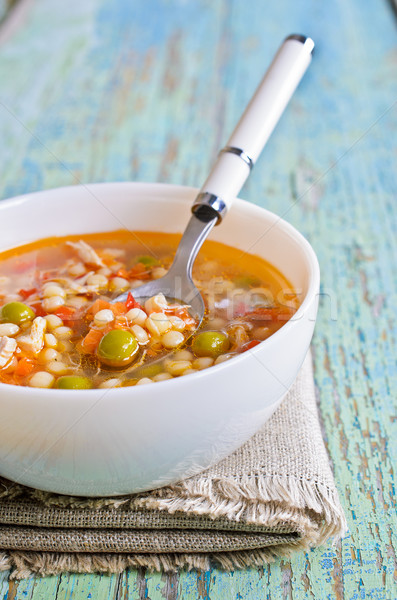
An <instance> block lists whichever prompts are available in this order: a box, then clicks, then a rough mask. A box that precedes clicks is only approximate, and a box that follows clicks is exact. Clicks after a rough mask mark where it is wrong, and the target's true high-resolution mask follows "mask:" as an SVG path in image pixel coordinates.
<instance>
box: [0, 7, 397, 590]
mask: <svg viewBox="0 0 397 600" xmlns="http://www.w3.org/2000/svg"><path fill="white" fill-rule="evenodd" d="M22 3H23V0H22ZM26 7H27V8H26V10H24V11H21V17H20V19H19V21H18V22H17V23H16V24H15V23H14V25H13V30H12V35H9V36H8V37H7V38H5V39H3V38H1V36H0V38H1V39H3V42H2V47H1V53H0V79H1V81H2V86H1V90H0V128H1V134H2V140H3V144H2V145H1V148H0V164H1V165H2V177H1V181H0V197H2V198H5V197H9V196H13V195H16V194H20V193H26V192H31V191H34V190H39V189H43V188H50V187H56V186H61V185H69V184H74V183H81V182H83V183H85V182H91V181H114V180H143V181H166V182H172V183H181V184H186V185H200V183H201V182H202V180H203V179H204V177H205V175H206V173H207V170H208V168H209V165H210V163H211V161H212V160H213V158H214V156H215V154H216V152H217V150H218V149H219V148H220V146H221V145H222V143H224V142H225V141H226V138H227V136H228V133H229V132H230V131H231V128H232V127H233V125H234V123H235V121H236V119H237V118H238V116H239V114H240V112H241V110H242V109H243V107H244V105H245V103H246V101H247V100H248V99H249V97H250V94H251V93H252V92H253V90H254V89H255V86H256V84H257V83H258V81H259V80H260V78H261V76H262V74H263V72H264V70H265V68H266V66H267V64H268V62H269V60H270V58H271V56H272V54H273V52H274V50H275V49H276V47H277V46H278V44H279V43H280V41H281V40H282V38H283V37H284V36H285V35H286V34H288V33H290V32H293V31H297V32H302V33H306V34H307V35H311V36H312V37H313V38H314V39H315V41H316V42H317V50H316V54H315V59H314V61H313V65H312V66H311V68H310V70H309V72H308V73H307V75H306V77H305V79H304V81H303V82H302V84H301V86H300V88H299V90H298V92H297V94H296V96H295V97H294V99H293V101H292V102H291V105H290V107H289V109H288V111H287V113H286V114H285V115H284V116H283V118H282V121H281V122H280V124H279V126H278V128H277V129H276V132H275V133H274V135H273V136H272V139H271V141H270V143H269V145H268V147H267V148H266V149H265V151H264V153H263V155H262V158H261V159H260V161H259V162H258V164H257V166H256V167H255V170H254V171H253V174H252V177H251V179H250V180H249V182H248V184H247V185H246V187H245V189H244V190H243V193H242V196H243V197H244V198H246V199H247V200H250V201H251V202H255V203H257V204H259V205H261V206H266V207H268V208H270V209H271V210H274V211H275V212H277V213H278V214H280V215H281V216H283V217H284V218H286V219H287V220H288V221H290V222H291V223H293V224H294V225H295V226H296V227H298V229H300V230H301V231H302V232H303V233H304V234H305V235H306V236H307V237H308V239H309V240H310V241H311V243H312V244H313V246H314V248H315V250H316V252H317V254H318V257H319V260H320V265H321V269H322V296H321V302H320V314H319V320H318V325H317V328H316V333H315V338H314V343H313V349H314V356H315V376H316V383H317V386H318V396H319V407H320V411H321V419H322V424H323V428H324V436H325V439H326V443H327V447H328V450H329V453H330V456H331V459H332V463H333V465H334V470H335V478H336V482H337V486H338V489H339V492H340V495H341V500H342V503H343V505H344V507H345V510H346V514H347V518H348V522H349V534H348V535H347V536H346V538H345V539H344V540H343V541H342V543H341V544H339V545H337V546H335V547H333V546H332V545H328V546H326V547H322V548H319V549H316V550H312V551H311V552H308V553H306V554H305V553H299V554H295V555H294V556H293V557H292V558H291V560H290V561H286V560H279V561H276V562H275V563H274V564H272V565H270V566H268V565H264V566H263V568H260V569H259V570H257V569H249V570H246V571H242V572H235V573H230V574H227V573H222V572H219V571H217V570H212V571H209V572H206V573H197V572H190V573H187V572H181V573H179V574H176V575H174V576H170V577H167V576H164V575H162V574H147V573H145V572H143V571H134V570H131V571H130V572H128V573H124V574H122V575H120V576H116V575H114V576H96V575H70V574H64V575H62V576H60V577H47V578H31V579H29V580H24V581H21V582H19V583H16V582H11V583H8V580H7V574H4V573H3V574H1V578H0V597H2V598H4V599H5V598H7V599H8V600H11V599H12V600H17V599H18V600H19V599H20V600H22V599H24V600H28V599H32V600H39V599H46V600H47V599H49V598H54V599H55V598H56V599H57V600H60V599H62V600H66V599H69V598H75V599H77V600H83V599H84V600H85V599H88V598H96V599H98V600H104V599H116V598H117V599H125V598H130V599H134V600H135V599H136V600H138V599H139V600H141V599H144V598H150V599H151V600H160V599H164V598H167V599H169V600H171V599H172V600H177V599H178V600H182V599H183V600H197V599H203V600H204V599H205V600H216V599H218V598H219V599H229V598H230V599H231V598H236V599H237V598H244V600H249V599H252V600H257V599H259V598H260V599H262V598H263V599H265V598H266V599H269V600H275V599H277V600H278V599H281V598H282V599H299V600H300V599H315V600H320V599H338V600H339V599H343V598H347V599H352V600H353V599H361V598H370V599H374V600H375V599H376V600H394V599H396V598H397V561H396V548H397V544H396V507H395V481H394V471H395V465H396V458H397V457H396V454H397V450H396V448H397V445H396V439H397V419H396V400H395V397H396V389H397V386H396V384H397V368H396V356H397V352H396V337H397V320H396V309H395V307H396V300H397V294H396V282H397V260H396V259H397V243H396V240H397V211H396V210H395V208H394V207H395V198H396V192H397V171H396V169H395V161H396V134H397V111H396V107H397V77H396V71H397V48H396V21H395V16H394V14H393V11H392V9H391V5H390V3H388V2H387V1H386V0H382V1H379V0H378V1H377V2H376V1H375V0H369V2H366V3H362V2H359V0H351V1H350V2H341V1H339V2H333V3H331V2H328V3H320V2H315V0H302V1H301V2H299V3H297V2H293V0H278V2H277V3H263V2H261V3H260V2H253V3H247V2H244V1H243V0H212V1H211V2H209V0H196V1H194V2H182V0H174V1H172V0H151V1H150V2H139V1H138V2H130V1H129V0H113V1H111V0H84V2H81V1H77V0H70V1H69V2H68V3H61V2H60V1H59V0H58V1H54V0H37V1H36V2H35V3H27V4H26ZM0 33H1V32H0Z"/></svg>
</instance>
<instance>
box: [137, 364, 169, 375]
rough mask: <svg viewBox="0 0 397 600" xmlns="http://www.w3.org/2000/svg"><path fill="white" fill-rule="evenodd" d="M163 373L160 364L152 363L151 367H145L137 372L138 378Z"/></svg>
mask: <svg viewBox="0 0 397 600" xmlns="http://www.w3.org/2000/svg"><path fill="white" fill-rule="evenodd" d="M163 372H164V365H163V364H162V363H153V364H152V365H150V364H149V365H145V366H144V367H141V368H140V369H139V371H138V373H139V377H150V378H152V377H154V376H155V375H159V374H160V373H163Z"/></svg>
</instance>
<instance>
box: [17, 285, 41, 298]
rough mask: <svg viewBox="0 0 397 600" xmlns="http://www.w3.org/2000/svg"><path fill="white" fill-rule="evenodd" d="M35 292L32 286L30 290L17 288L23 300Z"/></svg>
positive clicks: (35, 289)
mask: <svg viewBox="0 0 397 600" xmlns="http://www.w3.org/2000/svg"><path fill="white" fill-rule="evenodd" d="M36 292H37V288H32V289H30V290H19V292H18V294H19V295H20V296H22V299H23V300H26V298H29V296H31V295H32V294H35V293H36Z"/></svg>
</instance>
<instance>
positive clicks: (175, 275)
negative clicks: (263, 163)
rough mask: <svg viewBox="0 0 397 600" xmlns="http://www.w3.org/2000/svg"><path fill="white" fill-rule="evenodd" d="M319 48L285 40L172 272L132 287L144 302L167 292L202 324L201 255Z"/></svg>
mask: <svg viewBox="0 0 397 600" xmlns="http://www.w3.org/2000/svg"><path fill="white" fill-rule="evenodd" d="M313 49H314V42H313V40H312V39H310V38H307V37H305V36H302V35H290V36H288V37H287V38H286V39H285V40H284V42H283V43H282V45H281V46H280V48H279V50H278V52H277V54H276V55H275V57H274V59H273V62H272V63H271V65H270V67H269V69H268V70H267V72H266V74H265V76H264V78H263V79H262V81H261V83H260V85H259V87H258V89H257V90H256V92H255V94H254V96H253V97H252V99H251V101H250V103H249V104H248V106H247V108H246V110H245V112H244V114H243V115H242V117H241V119H240V121H239V123H238V124H237V127H236V128H235V130H234V132H233V133H232V135H231V136H230V138H229V141H228V142H227V144H226V146H225V147H224V148H223V149H222V150H221V151H220V153H219V155H218V159H217V161H216V163H215V165H214V166H213V168H212V171H211V173H210V175H209V176H208V178H207V180H206V181H205V183H204V185H203V187H202V188H201V190H200V192H199V194H198V196H197V197H196V199H195V201H194V203H193V206H192V212H193V215H192V216H191V218H190V221H189V223H188V225H187V227H186V229H185V232H184V234H183V236H182V239H181V241H180V243H179V246H178V248H177V251H176V254H175V258H174V261H173V263H172V265H171V267H170V269H169V271H168V273H167V274H166V275H164V277H161V278H160V279H156V280H154V281H150V282H149V283H146V284H144V285H142V286H140V287H137V288H134V289H133V290H131V291H132V293H133V296H134V298H135V299H136V300H139V301H141V302H143V301H144V300H146V299H147V298H149V297H151V296H154V295H156V294H159V293H160V292H162V293H163V294H164V296H165V297H166V298H167V299H170V298H172V299H176V300H177V301H179V302H181V303H183V304H188V305H189V306H190V310H189V312H190V313H191V315H192V316H193V317H195V319H196V320H197V321H198V325H197V327H199V326H200V323H201V321H202V319H203V317H204V313H205V306H204V301H203V298H202V296H201V294H200V292H199V290H198V289H197V288H196V286H195V285H194V283H193V279H192V268H193V264H194V261H195V259H196V256H197V253H198V251H199V250H200V248H201V246H202V244H203V242H204V240H205V239H206V238H207V236H208V234H209V233H210V231H211V230H212V228H213V227H214V225H216V224H219V223H220V222H221V220H222V218H223V217H224V216H225V214H226V212H227V210H228V209H229V208H230V206H231V204H232V202H233V199H234V198H235V197H236V196H237V195H238V193H239V191H240V189H241V188H242V186H243V184H244V182H245V180H246V179H247V177H248V175H249V174H250V171H251V169H252V167H253V165H254V163H255V161H256V160H257V158H258V156H259V154H260V153H261V151H262V149H263V148H264V146H265V144H266V142H267V140H268V138H269V137H270V134H271V133H272V131H273V129H274V127H275V126H276V124H277V122H278V120H279V118H280V117H281V115H282V113H283V111H284V109H285V107H286V105H287V104H288V101H289V100H290V98H291V96H292V95H293V93H294V91H295V89H296V87H297V85H298V83H299V82H300V80H301V79H302V77H303V75H304V73H305V71H306V69H307V67H308V66H309V64H310V61H311V56H312V53H313ZM127 295H128V292H125V293H123V294H121V295H120V296H118V297H117V298H115V299H114V300H113V302H116V301H117V302H124V301H125V300H126V299H127Z"/></svg>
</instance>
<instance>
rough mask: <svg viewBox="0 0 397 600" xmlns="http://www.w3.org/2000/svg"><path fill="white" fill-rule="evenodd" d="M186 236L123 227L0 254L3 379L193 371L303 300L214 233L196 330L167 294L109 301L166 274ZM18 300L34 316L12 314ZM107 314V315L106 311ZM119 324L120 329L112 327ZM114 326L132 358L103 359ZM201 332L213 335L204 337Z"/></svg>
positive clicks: (103, 380) (198, 273) (196, 273)
mask: <svg viewBox="0 0 397 600" xmlns="http://www.w3.org/2000/svg"><path fill="white" fill-rule="evenodd" d="M180 237H181V236H180V235H179V234H167V233H158V232H146V231H145V232H142V231H139V232H129V231H125V230H120V231H113V232H105V233H95V234H84V235H73V236H65V237H51V238H46V239H42V240H38V241H36V242H32V243H29V244H25V245H23V246H19V247H17V248H13V249H10V250H6V251H4V252H2V253H0V309H1V310H2V313H1V318H0V382H3V383H9V384H13V385H30V386H32V387H43V388H44V387H62V386H63V383H65V381H66V380H67V379H68V378H69V382H68V386H69V384H71V383H73V382H72V379H71V378H73V377H75V378H76V377H77V378H80V379H81V381H82V380H83V379H85V380H86V381H87V382H88V383H87V387H101V388H107V387H123V386H126V385H127V386H129V385H137V384H142V383H151V382H153V381H162V380H165V379H171V378H173V377H178V376H182V375H186V374H191V373H194V372H196V371H198V370H202V369H203V368H207V367H209V366H212V365H213V364H218V363H219V362H222V361H223V360H229V359H230V358H233V356H235V355H237V354H240V353H241V352H244V351H247V350H250V348H252V347H253V346H255V345H257V344H258V343H260V342H261V341H263V340H265V339H266V338H268V337H269V336H270V335H272V334H273V333H274V332H276V331H277V330H278V329H280V327H282V325H283V324H284V323H285V322H286V321H287V320H288V319H289V318H290V317H291V316H292V315H293V314H294V312H295V311H296V309H297V308H298V307H299V299H298V297H297V294H296V293H295V291H294V290H293V289H292V286H291V284H290V282H289V281H288V280H287V279H286V278H285V277H284V276H283V275H282V273H280V272H279V271H278V270H277V269H276V268H275V267H274V266H273V265H271V264H270V263H269V262H267V261H266V260H264V259H263V258H261V257H259V256H255V255H252V254H248V253H245V252H243V251H241V250H239V249H237V248H233V247H231V246H228V245H225V244H221V243H219V242H215V241H211V240H207V241H206V242H205V243H204V245H203V247H202V249H201V250H200V253H199V255H198V257H197V259H196V262H195V265H194V269H193V278H194V281H195V283H196V285H197V287H198V288H199V290H200V292H201V293H202V295H203V297H204V300H205V303H206V307H207V310H206V315H205V319H204V321H203V323H202V325H201V327H200V330H199V331H198V332H196V331H195V329H196V325H195V323H194V320H192V319H191V316H190V315H189V312H188V308H181V307H180V306H176V305H175V304H174V305H172V304H169V305H167V306H166V305H164V307H163V308H162V307H161V306H162V305H161V302H160V305H161V306H160V308H158V304H156V302H154V304H153V303H152V304H151V305H149V304H148V305H146V304H145V305H144V306H140V305H138V304H137V303H134V299H133V293H134V292H133V289H131V294H132V296H131V299H130V300H129V302H128V304H127V305H125V306H123V305H120V306H116V305H114V304H111V303H110V302H109V301H110V300H112V299H114V297H116V296H117V295H119V294H120V293H122V292H123V291H125V290H127V289H129V288H130V287H131V286H134V285H135V287H137V286H138V285H139V284H142V283H145V282H147V281H148V280H150V279H152V278H158V277H159V276H161V275H162V274H164V273H165V272H166V270H167V269H168V268H169V266H170V265H171V263H172V259H173V256H174V253H175V249H176V247H177V245H178V243H179V240H180ZM81 240H83V241H84V242H85V243H86V244H88V245H89V246H90V247H92V249H93V251H94V254H95V255H96V257H97V258H98V264H93V263H92V262H89V261H88V262H85V258H86V255H85V254H84V253H83V250H82V248H81V247H80V246H79V244H81ZM68 242H72V243H74V244H75V246H74V247H72V245H69V244H68ZM82 257H83V258H82ZM84 257H85V258H84ZM91 258H92V256H91ZM91 258H90V260H91ZM94 258H95V257H94ZM95 260H96V259H95ZM94 281H95V282H96V283H95V284H94ZM90 282H93V283H90ZM97 282H99V283H97ZM123 285H124V287H122V286H123ZM95 286H96V287H95ZM118 286H121V287H118ZM59 288H60V292H59V293H60V295H59V296H56V291H57V289H58V290H59ZM51 294H52V295H51ZM54 294H55V295H54ZM54 298H55V300H54ZM57 298H58V299H57ZM57 302H58V304H59V306H58V305H57ZM13 303H14V304H13ZM15 303H19V304H20V303H22V304H23V305H26V306H27V307H28V308H29V309H31V310H32V311H33V313H32V314H31V315H30V318H27V319H26V320H25V321H22V322H19V323H18V322H16V321H15V319H14V322H9V319H7V316H9V315H13V314H14V313H13V312H12V310H14V312H15V306H16V305H15ZM11 304H13V306H12V307H11V308H10V305H11ZM19 304H18V307H17V308H18V309H19V308H20V306H19ZM119 304H120V303H119ZM5 306H8V308H4V307H5ZM153 306H154V308H153ZM3 308H4V310H3ZM11 309H12V310H11ZM131 311H132V312H131ZM139 311H142V313H139ZM153 313H155V315H154V316H156V315H157V318H159V317H158V315H159V314H164V315H165V316H164V321H165V324H164V323H163V322H161V323H160V325H161V330H158V329H157V325H158V323H157V321H156V322H155V323H153V322H152V321H153V319H152V314H153ZM4 315H5V316H4ZM51 315H52V316H51ZM128 315H130V316H128ZM56 317H57V318H58V319H59V320H60V321H57V319H56ZM105 317H106V319H111V321H109V322H107V321H106V322H105V321H104V322H102V321H101V320H100V319H101V318H103V319H105ZM138 317H139V318H138ZM145 317H147V319H149V320H145ZM12 318H14V317H12ZM153 318H154V317H153ZM40 319H41V320H40ZM131 319H132V320H131ZM178 319H179V320H178ZM181 319H182V321H183V323H182V324H181V323H180V321H181ZM35 320H36V321H37V322H36V325H35V326H33V323H34V322H35ZM104 323H105V325H104ZM138 323H139V325H138ZM156 323H157V324H156ZM167 328H168V329H167ZM16 329H18V331H16ZM115 329H117V330H120V331H122V333H118V334H117V332H116V334H115V333H114V330H115ZM141 330H143V333H142V331H141ZM111 331H113V333H112V334H111V336H108V338H107V340H108V341H109V340H110V338H111V337H112V336H113V337H114V338H120V339H123V340H126V343H127V342H128V343H129V344H130V346H131V344H132V346H134V357H133V358H132V355H131V356H127V355H126V357H124V354H123V356H121V354H120V355H117V361H118V362H117V361H116V362H114V361H113V359H110V362H109V359H108V358H106V361H105V354H104V348H105V346H106V344H105V342H104V341H103V338H104V336H105V335H107V334H108V333H109V332H111ZM204 332H207V336H204V337H203V336H201V338H200V339H199V340H198V336H199V335H201V334H203V333H204ZM7 333H8V335H5V334H7ZM145 335H146V337H147V338H148V339H147V340H146V339H145ZM40 336H41V337H40ZM131 336H132V337H134V338H135V340H134V341H133V342H131ZM2 338H6V339H5V340H4V339H3V341H2ZM41 338H42V339H41ZM54 338H55V339H54ZM204 338H205V339H204ZM141 339H142V340H143V341H142V342H141V341H140V340H141ZM9 340H11V341H9ZM14 340H15V341H14ZM19 340H21V342H20V343H19ZM137 340H138V341H137ZM173 340H174V341H173ZM178 340H179V343H177V342H178ZM197 340H198V341H197ZM105 341H106V340H105ZM110 341H112V340H110ZM166 341H167V342H168V345H167V344H166ZM204 342H205V343H204ZM208 342H209V343H210V346H208ZM15 343H16V344H17V347H16V348H15V349H14V351H13V348H14V347H15ZM117 343H119V342H117ZM171 343H174V346H175V347H172V345H170V344H171ZM211 344H212V345H211ZM127 345H128V344H127ZM108 346H109V343H108ZM132 346H131V347H132ZM2 348H3V354H2ZM123 348H124V346H123ZM105 350H106V348H105ZM122 352H124V349H123V350H122ZM126 352H127V351H126ZM9 355H10V360H7V359H8V357H9ZM106 357H107V355H106ZM47 359H48V360H47ZM159 359H162V360H159ZM112 361H113V362H112ZM123 361H124V362H123ZM4 363H5V364H4ZM176 363H179V364H176ZM183 366H184V367H186V368H185V369H183V368H182V367H183ZM43 373H44V375H42V374H43ZM46 374H47V375H46ZM76 381H77V380H76ZM81 381H80V383H81ZM35 383H37V385H36V384H35ZM40 384H42V385H40ZM61 384H62V385H61ZM65 386H66V383H65ZM66 389H81V388H79V387H70V386H69V387H66Z"/></svg>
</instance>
